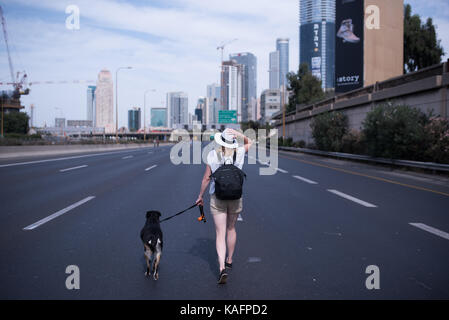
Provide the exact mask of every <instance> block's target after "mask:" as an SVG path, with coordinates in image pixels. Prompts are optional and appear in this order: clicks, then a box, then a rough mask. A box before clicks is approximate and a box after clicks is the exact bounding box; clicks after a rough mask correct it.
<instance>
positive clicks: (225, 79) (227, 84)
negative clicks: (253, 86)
mask: <svg viewBox="0 0 449 320" xmlns="http://www.w3.org/2000/svg"><path fill="white" fill-rule="evenodd" d="M222 69H223V72H222V79H221V101H222V108H223V110H236V111H237V121H238V122H241V121H243V120H242V119H243V113H245V114H246V112H245V111H244V110H243V108H242V103H243V101H244V96H245V86H244V78H245V66H244V65H242V64H238V63H237V61H235V60H230V61H223V66H222Z"/></svg>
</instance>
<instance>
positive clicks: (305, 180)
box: [293, 176, 318, 184]
mask: <svg viewBox="0 0 449 320" xmlns="http://www.w3.org/2000/svg"><path fill="white" fill-rule="evenodd" d="M293 178H295V179H298V180H301V181H304V182H307V183H310V184H318V182H315V181H312V180H309V179H306V178H303V177H300V176H293Z"/></svg>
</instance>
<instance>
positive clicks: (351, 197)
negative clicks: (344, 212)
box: [327, 189, 377, 208]
mask: <svg viewBox="0 0 449 320" xmlns="http://www.w3.org/2000/svg"><path fill="white" fill-rule="evenodd" d="M327 191H329V192H331V193H333V194H335V195H337V196H340V197H342V198H345V199H347V200H350V201H353V202H355V203H358V204H360V205H362V206H364V207H367V208H377V206H376V205H374V204H371V203H369V202H366V201H363V200H360V199H357V198H355V197H353V196H350V195H348V194H346V193H343V192H340V191H337V190H330V189H328V190H327Z"/></svg>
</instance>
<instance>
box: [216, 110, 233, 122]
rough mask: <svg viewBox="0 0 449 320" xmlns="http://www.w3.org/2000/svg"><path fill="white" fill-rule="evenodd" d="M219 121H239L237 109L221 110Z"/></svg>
mask: <svg viewBox="0 0 449 320" xmlns="http://www.w3.org/2000/svg"><path fill="white" fill-rule="evenodd" d="M218 123H219V124H226V123H237V110H219V111H218Z"/></svg>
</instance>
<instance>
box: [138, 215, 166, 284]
mask: <svg viewBox="0 0 449 320" xmlns="http://www.w3.org/2000/svg"><path fill="white" fill-rule="evenodd" d="M160 216H161V213H160V212H159V211H148V212H147V215H146V217H147V220H146V222H145V226H144V227H143V229H142V231H140V238H141V239H142V242H143V250H144V252H145V260H146V262H147V271H146V272H145V275H146V276H149V275H150V273H153V278H154V280H157V279H158V278H159V263H160V262H161V255H162V246H163V240H162V230H161V226H160V222H159V217H160ZM152 257H154V259H153V262H154V265H153V272H151V262H152V261H151V258H152Z"/></svg>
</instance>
